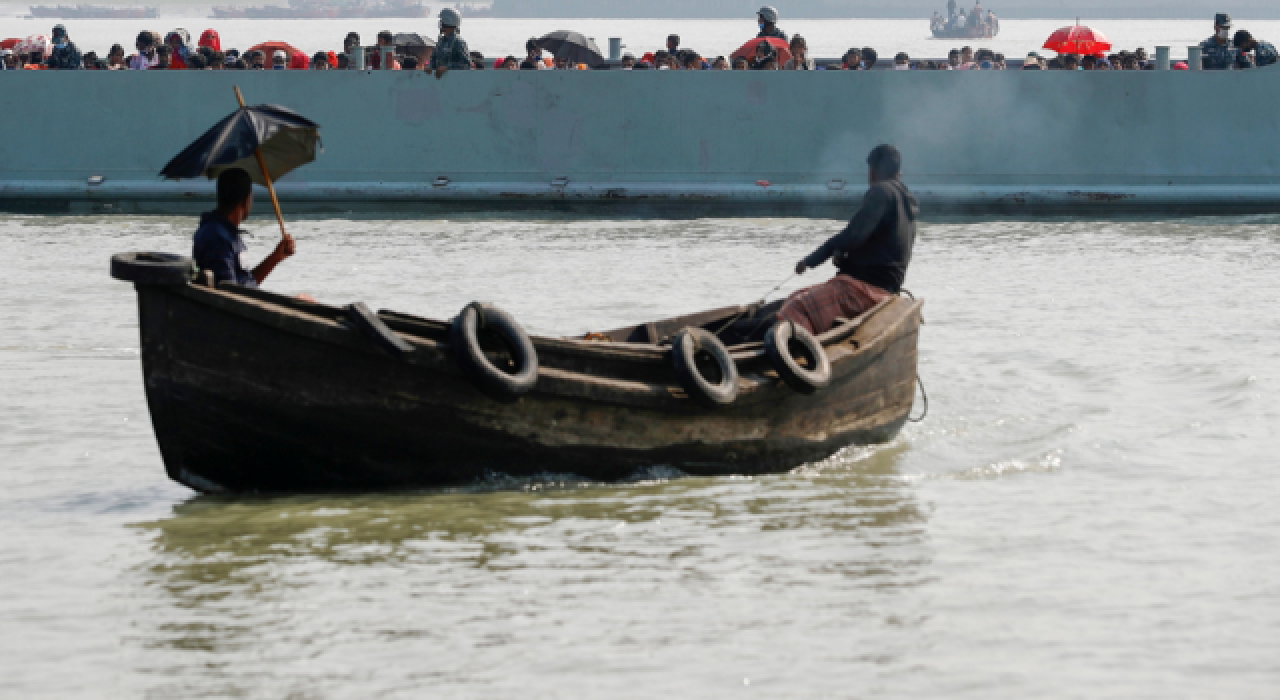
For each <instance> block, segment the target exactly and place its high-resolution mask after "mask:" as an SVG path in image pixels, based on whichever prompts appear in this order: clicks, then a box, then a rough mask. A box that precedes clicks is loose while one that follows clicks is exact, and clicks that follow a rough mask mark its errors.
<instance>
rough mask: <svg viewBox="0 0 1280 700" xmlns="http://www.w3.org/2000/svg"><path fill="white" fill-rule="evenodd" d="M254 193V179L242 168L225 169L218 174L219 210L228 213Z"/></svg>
mask: <svg viewBox="0 0 1280 700" xmlns="http://www.w3.org/2000/svg"><path fill="white" fill-rule="evenodd" d="M252 194H253V180H251V179H250V178H249V173H247V172H245V171H244V170H243V169H241V168H231V169H230V170H223V171H222V174H221V175H219V176H218V211H220V212H222V213H223V214H226V213H227V212H230V211H231V210H232V209H235V208H236V207H238V206H240V205H241V204H244V202H245V200H247V199H249V196H250V195H252Z"/></svg>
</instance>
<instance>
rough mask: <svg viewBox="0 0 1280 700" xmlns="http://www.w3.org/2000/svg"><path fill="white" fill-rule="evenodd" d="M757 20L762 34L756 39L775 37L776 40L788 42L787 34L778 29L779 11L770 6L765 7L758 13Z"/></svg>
mask: <svg viewBox="0 0 1280 700" xmlns="http://www.w3.org/2000/svg"><path fill="white" fill-rule="evenodd" d="M756 20H757V23H758V24H759V26H760V33H759V34H757V35H756V38H761V37H773V38H775V39H781V40H783V41H786V40H787V33H786V32H784V31H782V30H781V29H778V11H777V10H776V9H774V8H773V7H771V6H769V5H765V6H764V7H762V8H760V10H759V11H758V12H756Z"/></svg>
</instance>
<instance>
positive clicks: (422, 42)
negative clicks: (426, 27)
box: [392, 32, 436, 47]
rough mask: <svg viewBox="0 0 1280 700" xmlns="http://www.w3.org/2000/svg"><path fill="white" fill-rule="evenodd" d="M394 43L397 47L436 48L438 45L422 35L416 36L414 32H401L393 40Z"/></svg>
mask: <svg viewBox="0 0 1280 700" xmlns="http://www.w3.org/2000/svg"><path fill="white" fill-rule="evenodd" d="M392 43H394V44H395V45H396V46H397V47H400V46H435V45H436V42H435V40H433V39H426V38H423V37H422V35H420V34H415V33H413V32H400V33H399V34H396V35H395V38H394V39H392Z"/></svg>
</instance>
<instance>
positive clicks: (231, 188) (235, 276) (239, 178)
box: [192, 168, 297, 287]
mask: <svg viewBox="0 0 1280 700" xmlns="http://www.w3.org/2000/svg"><path fill="white" fill-rule="evenodd" d="M216 191H217V201H218V205H217V208H216V209H214V210H213V211H210V212H205V213H204V214H201V215H200V227H199V228H198V229H196V235H195V241H194V244H193V246H192V257H193V258H195V262H196V266H197V267H199V268H200V269H201V270H209V271H210V272H212V273H213V279H214V281H215V282H232V283H235V284H238V285H241V286H244V287H257V286H258V285H260V284H262V283H263V282H264V281H265V280H266V279H267V275H269V274H271V271H272V270H274V269H275V268H276V266H277V265H279V264H280V263H281V261H283V260H284V259H285V258H288V257H290V256H292V255H293V254H294V253H295V252H297V243H295V242H294V240H293V236H290V235H288V234H285V235H284V238H283V239H281V241H280V242H279V243H278V244H276V247H275V250H273V251H272V252H271V254H270V255H268V256H267V257H266V259H264V260H263V261H262V262H260V263H258V265H257V267H254V268H253V270H249V269H247V268H246V267H245V266H244V255H245V254H246V253H247V252H248V247H247V246H246V245H245V244H244V239H243V238H241V234H242V233H243V231H241V230H240V224H241V223H243V222H244V220H245V219H247V218H249V212H251V211H253V180H251V179H250V178H249V173H247V172H245V171H244V170H241V169H240V168H233V169H231V170H224V171H222V173H221V174H220V175H218V184H217V189H216Z"/></svg>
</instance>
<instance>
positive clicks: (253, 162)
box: [160, 87, 320, 234]
mask: <svg viewBox="0 0 1280 700" xmlns="http://www.w3.org/2000/svg"><path fill="white" fill-rule="evenodd" d="M236 99H238V100H239V101H240V109H238V110H236V111H235V112H232V113H231V115H230V116H228V117H227V118H226V119H223V120H222V121H220V122H218V123H217V124H215V125H214V127H213V128H212V129H210V130H209V131H207V132H205V134H204V136H201V137H200V138H198V139H196V140H195V141H194V142H193V143H192V144H191V145H190V146H187V147H186V148H185V149H183V151H182V152H181V153H179V154H178V155H176V156H174V157H173V160H171V161H169V164H168V165H166V166H164V169H163V170H161V171H160V174H161V175H163V176H165V177H167V178H172V179H175V180H177V179H182V178H192V177H201V176H203V177H207V178H210V179H213V178H215V177H217V176H218V175H219V174H220V173H222V171H224V170H229V169H231V168H240V169H242V170H244V171H246V172H247V173H249V177H250V178H252V179H253V181H254V182H256V183H258V184H259V185H265V186H266V188H267V191H268V192H270V193H271V204H272V205H273V206H274V207H275V210H276V219H277V220H278V221H279V222H280V233H282V234H283V233H284V217H283V216H281V214H280V202H279V200H278V199H276V188H275V185H274V184H273V183H272V179H273V178H280V177H282V176H284V175H285V174H287V173H289V172H291V171H292V170H293V169H294V168H297V167H298V166H300V165H304V164H306V163H310V162H311V161H313V160H315V159H316V148H317V146H318V145H319V143H320V132H319V129H320V125H319V124H317V123H315V122H313V121H311V120H310V119H307V118H306V117H304V116H302V115H301V114H298V113H297V112H295V111H293V110H291V109H288V108H287V107H280V106H277V105H257V106H255V107H246V106H245V104H244V98H243V97H241V95H240V88H239V87H237V88H236Z"/></svg>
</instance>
